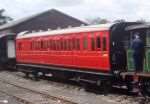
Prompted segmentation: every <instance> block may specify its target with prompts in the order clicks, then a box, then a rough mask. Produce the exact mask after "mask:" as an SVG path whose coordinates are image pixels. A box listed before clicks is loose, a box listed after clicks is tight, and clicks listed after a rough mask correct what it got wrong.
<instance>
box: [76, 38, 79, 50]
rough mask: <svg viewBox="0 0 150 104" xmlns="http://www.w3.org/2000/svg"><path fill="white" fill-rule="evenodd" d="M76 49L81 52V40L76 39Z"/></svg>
mask: <svg viewBox="0 0 150 104" xmlns="http://www.w3.org/2000/svg"><path fill="white" fill-rule="evenodd" d="M76 49H77V50H80V39H76Z"/></svg>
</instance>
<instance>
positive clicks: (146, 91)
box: [141, 81, 150, 96]
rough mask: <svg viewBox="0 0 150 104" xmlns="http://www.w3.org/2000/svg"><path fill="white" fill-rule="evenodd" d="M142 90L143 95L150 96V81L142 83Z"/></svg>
mask: <svg viewBox="0 0 150 104" xmlns="http://www.w3.org/2000/svg"><path fill="white" fill-rule="evenodd" d="M141 92H142V94H143V95H148V96H150V81H144V82H143V84H142V85H141Z"/></svg>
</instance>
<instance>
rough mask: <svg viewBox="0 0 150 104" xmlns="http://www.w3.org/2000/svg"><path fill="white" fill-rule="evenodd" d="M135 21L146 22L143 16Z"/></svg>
mask: <svg viewBox="0 0 150 104" xmlns="http://www.w3.org/2000/svg"><path fill="white" fill-rule="evenodd" d="M136 22H139V23H146V20H145V19H143V18H141V19H139V20H137V21H136Z"/></svg>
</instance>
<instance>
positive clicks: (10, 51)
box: [7, 39, 16, 59]
mask: <svg viewBox="0 0 150 104" xmlns="http://www.w3.org/2000/svg"><path fill="white" fill-rule="evenodd" d="M7 57H8V58H9V59H13V58H15V57H16V54H15V40H13V39H8V41H7Z"/></svg>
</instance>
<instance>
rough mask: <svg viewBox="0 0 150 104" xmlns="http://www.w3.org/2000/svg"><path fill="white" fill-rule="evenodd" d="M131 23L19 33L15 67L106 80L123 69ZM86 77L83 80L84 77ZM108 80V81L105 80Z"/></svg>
mask: <svg viewBox="0 0 150 104" xmlns="http://www.w3.org/2000/svg"><path fill="white" fill-rule="evenodd" d="M133 24H137V23H131V22H125V23H114V24H104V25H96V26H83V27H76V28H68V29H61V30H52V31H46V32H35V33H21V34H19V35H18V36H17V38H16V61H17V64H16V66H17V67H19V69H20V70H21V71H24V72H25V73H27V71H29V72H30V71H32V72H35V73H37V72H42V73H43V74H45V73H52V74H53V76H59V77H60V76H62V77H65V78H66V77H67V79H68V78H76V79H78V80H79V79H80V81H81V79H82V81H90V82H91V80H92V82H93V81H94V83H98V84H99V81H102V80H103V82H104V83H105V82H107V81H111V80H112V77H114V73H116V72H117V73H119V72H121V71H126V69H127V57H126V54H127V53H126V50H125V45H124V44H125V43H126V42H125V39H126V38H125V36H128V35H129V34H130V33H129V32H128V31H126V30H125V28H126V27H128V26H130V25H133ZM85 79H86V80H85ZM106 80H107V81H106Z"/></svg>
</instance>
